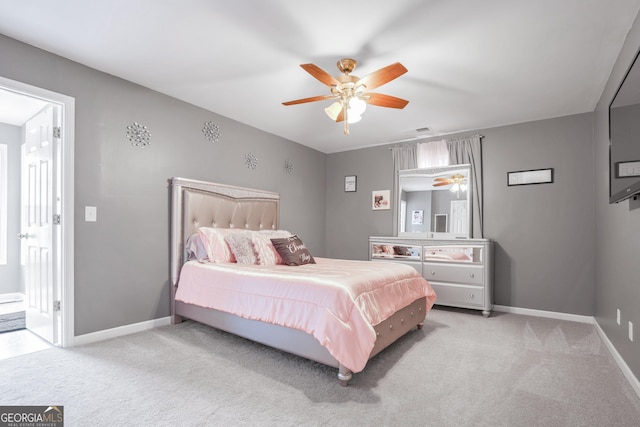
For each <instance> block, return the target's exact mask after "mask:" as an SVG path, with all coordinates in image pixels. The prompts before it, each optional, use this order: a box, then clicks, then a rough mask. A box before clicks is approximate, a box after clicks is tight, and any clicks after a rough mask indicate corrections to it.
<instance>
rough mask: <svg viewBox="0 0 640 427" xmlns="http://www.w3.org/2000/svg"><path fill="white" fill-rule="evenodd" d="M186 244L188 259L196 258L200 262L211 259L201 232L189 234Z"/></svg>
mask: <svg viewBox="0 0 640 427" xmlns="http://www.w3.org/2000/svg"><path fill="white" fill-rule="evenodd" d="M184 246H185V250H186V251H187V261H191V260H194V259H195V260H198V261H199V262H205V261H207V260H208V259H209V255H208V254H207V248H206V247H205V245H204V243H203V242H202V238H201V236H200V234H198V233H195V234H192V235H191V236H189V238H188V239H187V243H186V244H185V245H184Z"/></svg>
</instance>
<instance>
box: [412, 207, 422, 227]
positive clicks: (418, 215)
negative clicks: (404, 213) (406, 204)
mask: <svg viewBox="0 0 640 427" xmlns="http://www.w3.org/2000/svg"><path fill="white" fill-rule="evenodd" d="M423 219H424V211H423V210H415V211H413V212H412V214H411V224H422V222H423Z"/></svg>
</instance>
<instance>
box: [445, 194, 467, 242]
mask: <svg viewBox="0 0 640 427" xmlns="http://www.w3.org/2000/svg"><path fill="white" fill-rule="evenodd" d="M468 227H469V224H468V218H467V201H466V200H452V201H451V225H450V229H451V231H450V232H451V233H456V234H465V235H466V234H467V230H468Z"/></svg>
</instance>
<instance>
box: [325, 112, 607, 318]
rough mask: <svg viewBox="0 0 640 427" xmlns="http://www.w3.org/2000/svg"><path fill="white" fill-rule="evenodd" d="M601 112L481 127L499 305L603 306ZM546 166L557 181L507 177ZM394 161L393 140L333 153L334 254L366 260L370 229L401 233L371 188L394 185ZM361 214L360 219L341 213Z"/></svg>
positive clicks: (567, 309)
mask: <svg viewBox="0 0 640 427" xmlns="http://www.w3.org/2000/svg"><path fill="white" fill-rule="evenodd" d="M592 118H593V115H592V114H580V115H574V116H568V117H562V118H556V119H550V120H542V121H536V122H530V123H523V124H518V125H512V126H504V127H499V128H492V129H483V130H482V131H481V133H482V135H484V138H483V139H482V149H483V153H482V155H483V174H484V201H485V205H484V218H485V223H484V235H485V237H487V238H490V239H494V240H495V242H496V254H495V258H494V259H495V272H496V274H495V303H496V304H498V305H506V306H513V307H520V308H530V309H537V310H547V311H554V312H563V313H573V314H581V315H592V314H593V310H594V304H595V303H594V267H593V262H594V228H595V219H594V213H593V203H594V195H593V186H594V173H593V137H592V124H593V120H592ZM474 133H475V132H474ZM455 136H462V135H454V136H453V137H455ZM540 168H554V172H555V181H554V183H552V184H542V185H528V186H519V187H508V186H507V172H509V171H518V170H529V169H540ZM392 169H393V165H392V159H391V152H390V151H389V149H388V146H387V147H375V148H368V149H363V150H354V151H348V152H344V153H335V154H330V155H328V156H327V177H328V185H327V204H328V209H327V230H328V234H327V244H326V249H327V253H328V254H330V255H331V256H336V257H345V258H353V259H366V258H367V256H368V252H367V238H368V237H369V236H370V235H377V236H384V235H387V236H391V235H393V225H392V217H391V214H390V213H389V214H388V215H386V214H385V215H384V216H382V215H379V214H380V212H378V211H373V212H372V211H371V208H370V202H369V198H370V197H371V190H378V189H384V188H391V186H392V185H393V171H392ZM351 174H356V175H358V192H357V193H343V192H342V187H341V184H340V182H339V181H340V180H341V179H342V177H343V176H344V175H351ZM394 208H395V207H394ZM351 217H355V218H359V219H360V220H359V221H357V224H356V223H355V222H350V221H344V220H342V221H341V219H342V218H351Z"/></svg>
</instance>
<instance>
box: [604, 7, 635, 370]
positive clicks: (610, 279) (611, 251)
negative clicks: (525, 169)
mask: <svg viewBox="0 0 640 427" xmlns="http://www.w3.org/2000/svg"><path fill="white" fill-rule="evenodd" d="M639 47H640V21H639V18H636V22H635V23H634V25H633V27H632V28H631V30H630V32H629V34H628V36H627V41H626V43H625V45H624V46H623V48H622V50H621V51H620V55H619V57H618V61H617V62H616V65H615V66H614V68H613V70H612V72H611V76H610V78H609V81H608V82H607V85H606V87H605V90H604V92H603V94H602V98H601V99H600V102H599V103H598V107H597V108H596V112H595V130H594V135H595V170H596V180H595V211H596V239H595V241H596V247H595V252H596V253H595V273H596V279H595V301H596V305H595V317H596V320H597V322H598V324H599V325H600V327H601V328H602V330H603V331H604V332H605V333H606V334H607V337H608V338H609V340H610V341H611V343H612V344H613V345H614V346H615V348H616V349H617V351H618V352H619V353H620V355H621V356H622V358H623V359H624V360H625V362H626V363H627V365H628V366H629V368H630V369H631V371H632V372H633V373H634V374H635V376H636V378H640V332H639V331H640V310H639V309H638V306H639V305H640V280H639V279H638V260H639V259H640V257H639V254H640V202H638V201H624V202H621V203H618V204H614V205H610V204H609V203H608V200H609V191H608V189H609V187H608V185H609V116H608V106H609V103H610V102H611V100H612V99H613V96H614V94H615V92H616V91H617V89H618V86H619V85H620V83H621V82H622V79H623V77H624V75H625V73H626V71H627V69H628V67H629V66H630V65H631V62H632V61H633V58H634V57H635V54H636V52H637V51H638V48H639ZM636 144H638V142H637V141H636ZM617 309H620V311H621V313H622V316H621V317H622V319H621V320H622V321H621V325H618V324H617V323H616V310H617ZM629 321H631V322H633V325H634V327H635V328H634V329H635V337H634V339H635V341H633V342H632V341H630V340H629V338H628V322H629Z"/></svg>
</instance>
